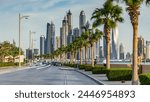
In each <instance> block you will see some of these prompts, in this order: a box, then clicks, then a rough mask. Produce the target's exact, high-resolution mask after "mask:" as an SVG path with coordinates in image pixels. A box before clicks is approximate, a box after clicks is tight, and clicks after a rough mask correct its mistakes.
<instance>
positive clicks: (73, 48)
mask: <svg viewBox="0 0 150 102" xmlns="http://www.w3.org/2000/svg"><path fill="white" fill-rule="evenodd" d="M83 29H85V30H84V32H83V33H82V35H81V36H80V37H77V38H76V39H75V40H74V41H73V42H72V43H70V44H68V45H67V46H62V47H61V48H58V49H57V50H55V51H54V52H53V53H52V54H47V55H42V56H41V57H44V58H51V59H55V60H56V59H59V60H60V61H62V62H66V61H67V55H68V54H69V55H70V63H71V64H72V63H77V62H76V59H77V52H78V51H79V52H80V64H82V61H83V60H82V51H83V48H85V63H86V64H87V50H88V47H89V46H90V47H91V52H92V53H91V58H92V60H91V62H92V63H91V65H92V66H93V67H94V56H95V54H94V46H95V43H96V42H98V41H99V40H100V39H101V38H102V36H103V33H102V32H101V31H100V30H98V29H87V28H86V27H83Z"/></svg>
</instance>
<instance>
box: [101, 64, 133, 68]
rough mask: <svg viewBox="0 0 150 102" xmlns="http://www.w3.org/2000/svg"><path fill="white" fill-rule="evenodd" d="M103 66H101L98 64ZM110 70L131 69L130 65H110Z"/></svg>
mask: <svg viewBox="0 0 150 102" xmlns="http://www.w3.org/2000/svg"><path fill="white" fill-rule="evenodd" d="M98 65H100V66H103V64H98ZM110 67H111V68H131V64H110Z"/></svg>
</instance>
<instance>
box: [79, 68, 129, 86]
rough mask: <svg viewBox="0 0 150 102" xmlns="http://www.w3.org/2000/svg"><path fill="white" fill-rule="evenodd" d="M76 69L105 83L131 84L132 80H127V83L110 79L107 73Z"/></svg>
mask: <svg viewBox="0 0 150 102" xmlns="http://www.w3.org/2000/svg"><path fill="white" fill-rule="evenodd" d="M76 71H78V72H80V73H82V74H84V75H88V76H89V77H91V78H92V79H95V80H97V81H99V82H100V83H102V84H104V85H131V81H125V83H122V82H121V81H108V79H107V77H106V74H92V72H91V71H84V70H78V69H77V70H76Z"/></svg>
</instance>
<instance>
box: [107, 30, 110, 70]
mask: <svg viewBox="0 0 150 102" xmlns="http://www.w3.org/2000/svg"><path fill="white" fill-rule="evenodd" d="M106 36H107V37H106V46H107V48H106V68H107V69H110V32H109V30H108V31H107V35H106Z"/></svg>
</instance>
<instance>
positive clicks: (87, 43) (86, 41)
mask: <svg viewBox="0 0 150 102" xmlns="http://www.w3.org/2000/svg"><path fill="white" fill-rule="evenodd" d="M83 29H84V32H83V33H82V35H81V37H82V38H83V39H84V40H83V46H84V47H85V64H87V61H88V60H87V56H88V55H87V50H88V45H89V42H88V41H89V29H88V28H86V27H83Z"/></svg>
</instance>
